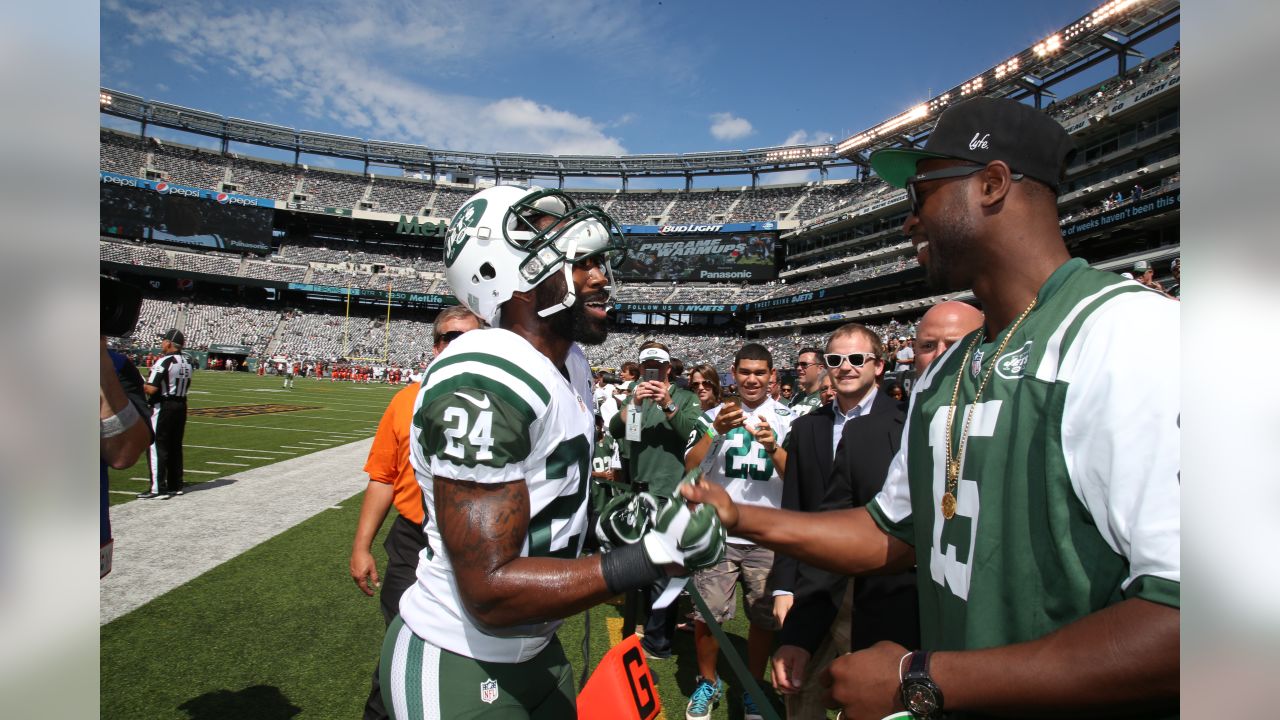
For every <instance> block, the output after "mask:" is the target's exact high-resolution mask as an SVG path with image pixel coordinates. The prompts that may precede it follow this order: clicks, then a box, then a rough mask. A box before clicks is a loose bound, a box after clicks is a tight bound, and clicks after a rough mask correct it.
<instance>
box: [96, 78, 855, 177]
mask: <svg viewBox="0 0 1280 720" xmlns="http://www.w3.org/2000/svg"><path fill="white" fill-rule="evenodd" d="M98 104H99V109H100V110H101V111H102V112H103V113H106V114H108V115H114V116H116V117H120V118H125V119H128V120H134V121H137V122H140V123H142V124H143V127H144V134H145V127H146V126H147V125H159V126H161V127H166V128H172V129H175V130H183V131H186V132H192V133H198V134H201V135H206V136H209V137H214V138H218V139H219V140H221V141H222V144H223V148H222V149H223V152H226V150H227V143H230V142H240V143H248V144H252V145H262V146H266V147H273V148H278V149H282V150H289V151H292V152H294V153H295V155H296V154H299V153H310V154H316V155H329V156H334V157H341V158H347V159H351V160H360V161H363V162H364V163H365V166H366V169H367V167H368V166H369V165H391V166H396V167H401V168H403V169H405V170H406V171H422V172H430V173H432V174H433V175H434V174H436V173H441V172H453V173H461V174H466V175H481V176H493V177H496V178H498V179H502V178H528V177H534V176H538V177H558V178H560V179H561V180H562V181H563V179H564V178H565V177H590V176H605V177H621V178H624V179H625V178H629V177H684V178H686V179H690V178H692V177H693V176H706V175H747V174H749V175H752V176H753V177H755V176H758V175H759V174H760V173H768V172H781V171H784V170H798V169H802V170H818V171H820V172H821V173H822V174H823V175H824V176H825V175H826V171H827V170H828V169H829V168H832V167H837V166H847V165H851V164H853V163H852V161H850V160H847V159H844V158H840V157H838V156H836V154H835V146H834V145H830V144H826V145H784V146H777V147H766V148H759V149H755V150H723V151H716V152H696V153H670V154H651V155H613V156H611V155H537V154H532V153H486V152H470V151H462V150H443V149H438V148H431V147H428V146H426V145H414V144H412V143H399V142H390V141H386V140H369V139H364V138H357V137H350V136H346V135H334V134H331V133H321V132H311V131H308V130H298V129H295V128H290V127H284V126H281V125H272V124H269V123H263V122H258V121H256V120H245V119H241V118H234V117H224V116H222V115H218V114H217V113H213V112H208V111H206V110H197V109H194V108H188V107H183V106H181V105H173V104H171V103H166V102H161V101H158V100H146V99H144V98H142V97H139V96H137V95H132V94H130V93H126V92H121V91H119V90H112V89H110V88H105V87H104V88H100V90H99V102H98Z"/></svg>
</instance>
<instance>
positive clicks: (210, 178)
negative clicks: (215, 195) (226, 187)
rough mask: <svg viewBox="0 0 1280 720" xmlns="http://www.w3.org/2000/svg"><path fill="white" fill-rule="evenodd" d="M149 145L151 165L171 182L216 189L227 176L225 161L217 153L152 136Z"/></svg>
mask: <svg viewBox="0 0 1280 720" xmlns="http://www.w3.org/2000/svg"><path fill="white" fill-rule="evenodd" d="M151 146H152V147H151V149H152V153H151V167H152V168H154V169H156V170H159V171H160V172H162V173H164V175H165V177H166V178H169V179H170V180H173V181H174V182H178V183H180V184H182V185H191V186H193V187H201V188H209V189H211V190H216V189H219V188H221V187H222V183H223V181H224V180H226V177H227V162H226V160H224V159H223V158H222V156H221V155H219V154H217V153H213V152H209V151H208V150H200V149H198V148H188V147H183V146H182V145H172V144H169V143H166V142H163V141H160V140H155V139H153V140H152V141H151ZM179 178H181V179H180V180H179Z"/></svg>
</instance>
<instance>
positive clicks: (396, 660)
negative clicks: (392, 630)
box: [384, 625, 413, 718]
mask: <svg viewBox="0 0 1280 720" xmlns="http://www.w3.org/2000/svg"><path fill="white" fill-rule="evenodd" d="M411 639H413V631H412V630H410V629H409V626H408V625H401V626H400V633H399V634H398V635H396V649H395V651H394V652H393V653H392V654H391V708H392V715H393V716H394V717H396V718H407V717H409V703H408V701H407V700H406V699H405V686H404V678H405V662H406V660H407V659H408V657H409V641H410V640H411ZM384 693H385V688H384Z"/></svg>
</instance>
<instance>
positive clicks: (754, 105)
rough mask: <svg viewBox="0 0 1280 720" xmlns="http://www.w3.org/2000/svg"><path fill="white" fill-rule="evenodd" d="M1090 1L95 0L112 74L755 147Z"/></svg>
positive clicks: (385, 127) (376, 112)
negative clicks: (98, 3)
mask: <svg viewBox="0 0 1280 720" xmlns="http://www.w3.org/2000/svg"><path fill="white" fill-rule="evenodd" d="M1099 4H1100V2H1098V1H1090V2H1082V1H1080V0H1057V1H1055V2H1044V1H1039V0H1037V1H1034V2H1026V1H1023V2H992V1H984V2H977V1H975V2H944V1H942V0H917V1H916V2H882V3H874V4H873V3H868V2H835V1H833V0H828V1H827V2H810V1H808V0H792V1H790V2H709V1H708V2H694V1H692V0H645V1H644V2H594V3H593V2H575V1H570V0H563V1H562V0H540V1H539V2H507V3H497V2H484V1H481V0H475V1H469V2H458V1H456V0H451V1H449V2H442V1H439V0H419V1H417V2H407V1H402V0H401V1H397V0H389V1H384V0H336V1H334V2H323V3H313V4H306V3H296V2H295V3H287V4H286V3H275V2H265V3H263V2H254V3H248V2H239V1H231V2H220V3H210V2H204V1H198V2H192V1H188V0H163V1H155V0H130V1H128V2H125V1H122V0H102V4H101V18H102V19H101V26H102V28H101V29H102V32H101V82H102V84H103V85H105V86H108V87H112V88H115V89H118V90H123V91H127V92H131V93H135V94H138V95H141V96H143V97H146V98H150V99H155V100H163V101H166V102H171V103H176V104H179V105H185V106H188V107H194V108H200V109H203V110H208V111H212V112H216V113H219V114H222V115H228V116H233V117H241V118H249V119H254V120H260V121H264V122H270V123H275V124H279V125H285V126H289V127H296V128H302V129H307V130H317V131H324V132H333V133H338V134H342V135H350V136H355V137H362V138H376V139H382V140H393V141H400V142H413V143H424V144H427V145H430V146H432V147H437V148H448V149H455V150H477V151H524V152H538V153H552V154H606V155H616V154H629V153H655V152H695V151H706V150H724V149H746V148H757V147H767V146H772V145H781V144H786V143H808V142H823V141H826V140H827V139H828V138H835V139H836V140H839V139H841V138H843V137H846V136H848V135H850V134H853V133H855V132H859V131H861V130H865V129H867V128H868V127H870V126H872V125H874V124H876V123H878V122H879V121H881V120H884V119H887V118H889V117H891V116H892V115H895V114H897V113H899V112H901V111H903V110H905V109H907V108H909V107H911V106H913V105H914V104H916V103H918V102H920V101H921V100H924V99H926V98H927V97H929V96H930V94H931V93H937V92H940V91H942V90H944V89H947V88H950V87H952V86H955V85H958V84H959V83H961V82H964V81H965V80H967V79H969V77H971V76H972V75H974V74H976V73H978V72H981V71H982V70H985V69H987V68H990V67H991V66H993V65H995V64H997V63H999V62H1001V61H1003V60H1005V59H1007V58H1008V57H1009V56H1011V55H1012V54H1014V53H1016V52H1019V51H1021V50H1023V49H1025V48H1026V47H1029V46H1031V45H1033V44H1035V43H1036V42H1037V41H1039V40H1041V39H1043V38H1044V37H1045V36H1047V35H1048V34H1050V33H1052V32H1053V31H1055V30H1057V29H1059V28H1061V27H1062V26H1064V25H1066V24H1068V23H1070V22H1071V21H1074V20H1076V19H1077V18H1079V17H1080V16H1082V15H1084V14H1086V13H1087V12H1089V11H1091V10H1093V9H1094V8H1095V7H1096V6H1097V5H1099ZM1176 32H1177V29H1176V28H1175V29H1174V31H1173V32H1172V33H1165V35H1166V36H1169V37H1165V38H1161V39H1159V40H1157V41H1153V42H1152V43H1149V45H1148V47H1149V51H1151V52H1158V51H1160V50H1162V49H1164V48H1166V47H1168V46H1170V45H1172V43H1173V42H1174V40H1175V39H1176ZM1111 69H1112V66H1111V65H1110V64H1108V65H1107V69H1106V71H1102V70H1099V72H1109V71H1110V70H1111ZM1100 79H1102V76H1101V75H1099V74H1097V73H1094V74H1091V75H1088V76H1087V77H1084V78H1082V79H1081V82H1082V83H1083V82H1096V81H1097V80H1100ZM107 122H108V124H113V125H116V126H120V127H130V126H129V125H121V124H119V123H117V122H114V121H107ZM131 129H136V126H132V128H131ZM157 134H160V135H162V136H163V135H164V133H163V132H157ZM187 139H188V140H189V141H194V139H192V138H187ZM257 154H260V155H266V156H271V153H270V152H269V151H259V152H258V153H257ZM312 161H313V162H315V163H316V164H322V165H334V166H338V167H343V166H344V165H343V163H342V162H341V161H333V160H326V159H322V158H312ZM833 177H835V175H833ZM799 179H806V178H803V177H800V176H795V175H792V174H787V175H775V176H770V177H769V178H767V180H768V181H771V182H778V181H790V182H795V181H796V180H799ZM714 182H715V183H716V184H730V183H728V182H726V181H725V180H723V179H722V180H717V181H714ZM614 184H616V181H615V183H614ZM654 184H661V183H660V182H657V181H655V183H654ZM644 186H645V185H644V184H643V183H636V184H635V185H633V187H644Z"/></svg>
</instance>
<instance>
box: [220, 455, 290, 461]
mask: <svg viewBox="0 0 1280 720" xmlns="http://www.w3.org/2000/svg"><path fill="white" fill-rule="evenodd" d="M231 457H236V458H240V459H241V460H279V459H280V458H273V457H270V456H269V455H232V456H231Z"/></svg>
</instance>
